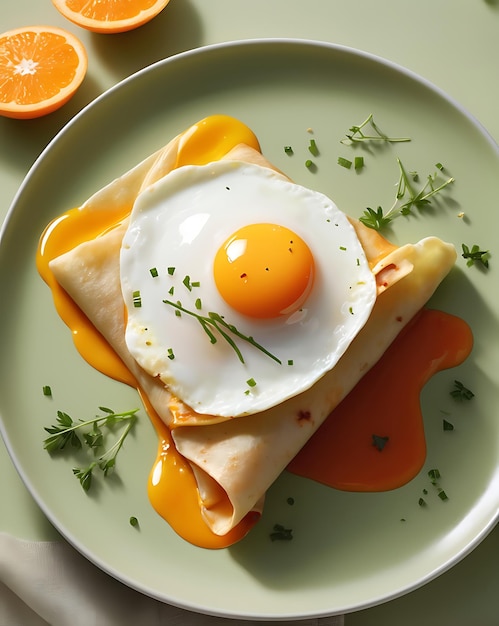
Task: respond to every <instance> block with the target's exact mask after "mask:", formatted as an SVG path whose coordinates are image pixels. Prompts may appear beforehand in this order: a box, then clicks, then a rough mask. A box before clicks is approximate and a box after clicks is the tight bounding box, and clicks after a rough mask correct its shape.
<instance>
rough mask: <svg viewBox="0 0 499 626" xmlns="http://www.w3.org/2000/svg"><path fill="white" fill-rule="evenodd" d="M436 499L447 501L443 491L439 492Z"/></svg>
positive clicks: (447, 497)
mask: <svg viewBox="0 0 499 626" xmlns="http://www.w3.org/2000/svg"><path fill="white" fill-rule="evenodd" d="M438 497H439V498H440V500H444V501H445V500H448V499H449V496H448V495H447V494H446V493H445V491H444V490H443V489H440V490H439V492H438Z"/></svg>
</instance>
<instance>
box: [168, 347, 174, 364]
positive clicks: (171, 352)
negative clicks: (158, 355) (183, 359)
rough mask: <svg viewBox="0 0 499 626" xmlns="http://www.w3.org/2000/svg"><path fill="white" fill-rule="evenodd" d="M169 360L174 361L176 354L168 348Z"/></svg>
mask: <svg viewBox="0 0 499 626" xmlns="http://www.w3.org/2000/svg"><path fill="white" fill-rule="evenodd" d="M168 358H169V359H170V361H173V359H174V358H175V354H174V353H173V349H172V348H168Z"/></svg>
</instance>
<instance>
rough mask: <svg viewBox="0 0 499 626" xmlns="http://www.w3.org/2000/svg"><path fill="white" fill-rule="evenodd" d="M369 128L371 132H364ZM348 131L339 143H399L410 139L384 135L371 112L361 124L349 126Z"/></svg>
mask: <svg viewBox="0 0 499 626" xmlns="http://www.w3.org/2000/svg"><path fill="white" fill-rule="evenodd" d="M366 128H369V129H370V131H368V132H371V133H374V134H366V133H364V129H366ZM348 130H349V132H348V133H346V137H344V138H343V139H342V140H341V143H343V144H346V145H350V144H352V143H361V142H367V141H380V142H385V143H400V142H406V141H411V138H410V137H389V136H388V135H386V134H385V133H384V132H383V131H382V130H381V129H380V128H379V126H378V125H377V124H376V123H375V121H374V116H373V114H372V113H371V114H370V115H369V116H368V117H367V118H366V119H365V120H364V121H363V122H362V123H361V124H358V125H353V126H350V128H349V129H348Z"/></svg>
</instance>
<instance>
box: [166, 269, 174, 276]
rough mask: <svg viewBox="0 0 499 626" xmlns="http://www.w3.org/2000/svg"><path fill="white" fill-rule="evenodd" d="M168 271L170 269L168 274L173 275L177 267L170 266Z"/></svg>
mask: <svg viewBox="0 0 499 626" xmlns="http://www.w3.org/2000/svg"><path fill="white" fill-rule="evenodd" d="M167 271H168V275H169V276H173V274H174V273H175V268H174V267H169V268H168V270H167Z"/></svg>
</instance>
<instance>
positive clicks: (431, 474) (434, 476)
mask: <svg viewBox="0 0 499 626" xmlns="http://www.w3.org/2000/svg"><path fill="white" fill-rule="evenodd" d="M428 478H429V479H430V482H431V484H432V485H436V484H437V481H438V480H439V479H440V471H439V470H438V469H436V468H435V469H431V470H428Z"/></svg>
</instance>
